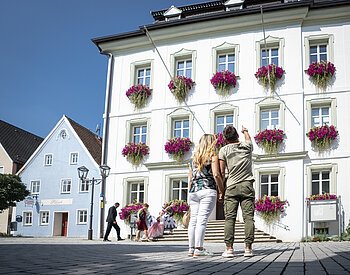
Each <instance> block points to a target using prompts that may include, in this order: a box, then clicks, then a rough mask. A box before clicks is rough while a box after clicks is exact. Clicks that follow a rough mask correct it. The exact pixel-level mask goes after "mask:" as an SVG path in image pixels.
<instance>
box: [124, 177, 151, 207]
mask: <svg viewBox="0 0 350 275" xmlns="http://www.w3.org/2000/svg"><path fill="white" fill-rule="evenodd" d="M148 181H149V180H148V177H128V178H124V179H123V190H124V192H123V201H124V204H128V203H132V201H131V192H130V191H131V184H135V183H143V188H144V190H143V202H147V200H148Z"/></svg>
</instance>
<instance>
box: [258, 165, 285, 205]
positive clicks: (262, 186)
mask: <svg viewBox="0 0 350 275" xmlns="http://www.w3.org/2000/svg"><path fill="white" fill-rule="evenodd" d="M255 173H256V178H257V179H259V180H257V181H256V182H255V190H256V194H255V195H256V196H257V197H258V198H261V197H263V196H264V195H267V196H278V197H280V198H281V199H282V200H283V199H284V197H285V194H284V193H285V168H284V167H261V168H257V169H256V170H255Z"/></svg>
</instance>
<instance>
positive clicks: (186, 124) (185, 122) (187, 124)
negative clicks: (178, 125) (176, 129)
mask: <svg viewBox="0 0 350 275" xmlns="http://www.w3.org/2000/svg"><path fill="white" fill-rule="evenodd" d="M183 125H184V126H183V127H184V128H188V127H189V126H190V124H189V121H188V120H184V121H183Z"/></svg>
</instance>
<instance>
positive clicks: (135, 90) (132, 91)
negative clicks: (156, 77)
mask: <svg viewBox="0 0 350 275" xmlns="http://www.w3.org/2000/svg"><path fill="white" fill-rule="evenodd" d="M151 94H152V92H151V90H150V88H149V87H148V86H146V85H141V84H139V85H134V86H131V87H130V88H129V89H128V90H127V91H126V96H127V97H128V98H129V100H130V102H131V103H133V104H134V106H135V108H136V109H141V108H143V107H144V106H145V105H146V103H147V99H148V98H149V97H150V96H151Z"/></svg>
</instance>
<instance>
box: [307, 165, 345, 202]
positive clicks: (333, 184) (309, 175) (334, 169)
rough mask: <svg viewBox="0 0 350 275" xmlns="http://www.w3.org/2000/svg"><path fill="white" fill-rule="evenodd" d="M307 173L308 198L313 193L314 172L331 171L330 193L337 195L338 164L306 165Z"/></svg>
mask: <svg viewBox="0 0 350 275" xmlns="http://www.w3.org/2000/svg"><path fill="white" fill-rule="evenodd" d="M305 170H306V171H305V173H306V177H305V178H306V181H307V182H306V184H305V186H306V190H305V192H306V196H307V197H309V196H311V192H312V172H317V171H326V170H327V171H330V174H329V180H330V183H329V192H330V193H331V194H337V174H338V164H336V163H328V164H310V165H306V169H305Z"/></svg>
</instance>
